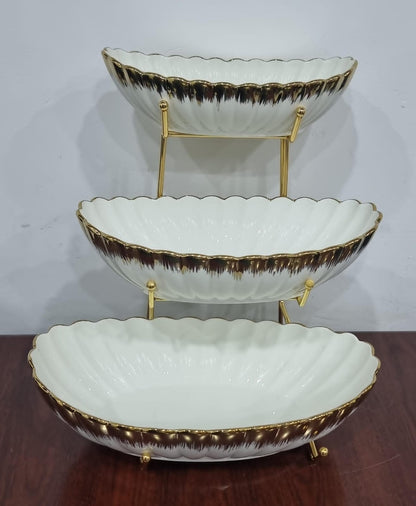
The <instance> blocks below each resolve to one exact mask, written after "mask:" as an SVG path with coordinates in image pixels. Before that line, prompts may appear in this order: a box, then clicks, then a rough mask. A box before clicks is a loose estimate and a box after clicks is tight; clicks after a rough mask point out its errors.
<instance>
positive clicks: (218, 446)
mask: <svg viewBox="0 0 416 506" xmlns="http://www.w3.org/2000/svg"><path fill="white" fill-rule="evenodd" d="M29 363H30V365H31V366H32V369H33V377H34V379H35V381H36V383H37V385H38V386H39V388H40V391H41V392H42V394H43V396H44V398H45V399H46V401H47V402H48V404H49V405H50V407H51V408H52V409H53V410H54V412H55V413H56V414H57V415H58V416H59V418H60V419H61V420H63V421H64V422H66V423H67V424H68V425H69V426H70V427H72V428H73V429H74V430H75V431H76V432H78V433H79V434H80V435H81V436H84V437H86V438H87V439H89V440H91V441H94V442H96V443H99V444H102V445H105V446H108V447H109V448H113V449H115V450H119V451H121V452H124V453H128V454H131V455H137V456H141V457H146V458H147V459H148V458H155V459H163V460H177V461H199V462H204V461H213V460H239V459H248V458H254V457H261V456H266V455H270V454H274V453H278V452H281V451H284V450H289V449H292V448H296V447H298V446H301V445H304V444H307V443H309V442H311V441H314V440H315V439H318V438H320V437H322V436H324V435H326V434H328V433H329V432H331V431H333V430H335V429H336V428H337V427H338V426H339V425H340V424H341V423H342V422H343V421H344V420H345V418H346V417H347V416H349V415H350V414H351V413H352V412H353V411H354V410H355V409H356V408H357V406H358V405H359V404H360V403H361V402H362V401H363V399H364V398H365V397H366V395H367V394H368V392H369V391H370V390H371V388H372V387H373V385H374V383H375V381H376V373H377V371H378V368H379V361H378V359H377V358H376V357H375V356H374V352H373V349H372V347H371V346H370V345H369V344H367V343H364V342H361V341H359V340H358V339H357V338H356V337H355V336H354V335H352V334H349V333H340V334H337V333H335V332H332V331H331V330H329V329H326V328H321V327H316V328H306V327H303V326H301V325H296V324H288V325H280V324H278V323H275V322H270V321H264V322H259V323H254V322H251V321H248V320H235V321H226V320H222V319H211V320H206V321H202V320H198V319H194V318H185V319H182V320H172V319H169V318H156V319H155V320H146V319H142V318H133V319H129V320H125V321H120V320H113V319H107V320H102V321H99V322H96V323H92V322H86V321H84V322H77V323H75V324H73V325H70V326H56V327H53V328H52V329H51V330H50V331H49V332H47V333H46V334H41V335H39V336H37V337H36V338H35V340H34V345H33V349H32V350H31V351H30V353H29Z"/></svg>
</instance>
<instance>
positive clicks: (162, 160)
mask: <svg viewBox="0 0 416 506" xmlns="http://www.w3.org/2000/svg"><path fill="white" fill-rule="evenodd" d="M159 107H160V111H161V116H162V134H161V136H160V156H159V178H158V182H157V198H159V197H161V196H162V195H163V186H164V182H165V165H166V144H167V142H168V136H169V127H168V109H169V104H168V103H167V102H166V100H161V101H160V102H159Z"/></svg>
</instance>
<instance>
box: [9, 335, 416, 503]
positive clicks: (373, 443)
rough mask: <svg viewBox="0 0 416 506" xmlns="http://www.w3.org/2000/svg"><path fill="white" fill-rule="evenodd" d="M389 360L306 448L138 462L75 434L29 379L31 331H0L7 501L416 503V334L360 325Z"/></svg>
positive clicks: (384, 359)
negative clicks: (360, 397) (358, 401)
mask: <svg viewBox="0 0 416 506" xmlns="http://www.w3.org/2000/svg"><path fill="white" fill-rule="evenodd" d="M357 335H358V336H359V337H360V338H361V339H364V340H366V341H368V342H370V343H372V344H373V345H374V347H375V350H376V355H377V356H378V357H379V358H380V359H381V362H382V366H381V371H380V374H379V376H378V380H377V383H376V386H375V388H374V390H373V391H372V392H371V393H370V395H369V396H368V398H367V399H366V401H365V402H364V403H363V405H362V406H360V407H359V408H358V410H357V412H356V413H354V414H353V415H352V416H351V417H350V418H349V419H348V420H347V421H346V422H345V423H344V424H343V425H342V426H341V427H340V428H339V429H337V430H336V431H334V432H333V433H332V434H330V435H329V436H327V437H326V438H324V439H323V440H322V441H321V444H325V445H326V446H328V447H329V449H330V455H329V456H328V457H327V458H325V459H321V460H320V461H319V462H315V463H311V462H310V461H309V460H308V459H307V458H306V449H304V448H300V449H297V450H294V451H290V452H286V453H281V454H278V455H274V456H272V457H266V458H263V459H255V460H250V461H241V462H230V463H199V464H193V463H191V464H187V463H186V464H185V463H175V462H157V461H152V462H151V463H150V464H149V465H148V466H143V465H141V464H140V462H139V460H138V459H137V458H134V457H129V456H127V455H123V454H121V453H117V452H115V451H112V450H109V449H106V448H104V447H100V446H98V445H95V444H93V443H90V442H88V441H86V440H85V439H83V438H82V437H80V436H78V435H77V434H76V433H75V432H73V431H72V430H71V429H69V428H68V427H66V426H65V425H64V424H63V423H62V422H61V421H60V420H58V418H57V417H56V416H55V415H54V414H53V413H52V411H50V410H49V408H48V407H47V406H46V403H44V401H43V399H42V398H41V396H40V394H39V393H38V391H37V389H36V387H35V384H34V382H33V380H32V378H31V370H30V367H29V366H28V364H27V362H26V355H27V352H28V351H29V349H30V348H31V337H30V336H3V337H0V379H1V381H0V406H1V413H2V427H1V431H0V449H1V455H2V461H1V465H0V504H1V505H4V506H32V505H33V506H37V505H39V506H49V505H50V506H55V505H63V506H84V505H85V506H92V505H136V504H151V505H152V506H158V505H163V506H165V505H168V506H171V505H181V506H188V505H189V506H191V505H192V506H195V505H196V506H204V505H216V506H231V505H239V506H245V505H249V504H250V505H253V504H254V505H258V506H261V505H265V506H266V505H267V506H270V505H285V506H290V505H300V506H305V505H320V506H338V505H340V506H341V505H343V506H345V505H351V506H372V505H375V506H413V505H414V504H416V425H415V424H416V399H415V387H416V332H409V333H401V332H388V333H387V332H385V333H374V332H366V333H357Z"/></svg>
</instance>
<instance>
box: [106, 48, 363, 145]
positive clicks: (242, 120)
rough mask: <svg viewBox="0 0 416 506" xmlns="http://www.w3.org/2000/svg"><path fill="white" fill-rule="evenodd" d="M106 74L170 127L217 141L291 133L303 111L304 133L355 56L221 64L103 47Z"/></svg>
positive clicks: (341, 85)
mask: <svg viewBox="0 0 416 506" xmlns="http://www.w3.org/2000/svg"><path fill="white" fill-rule="evenodd" d="M102 54H103V57H104V61H105V64H106V66H107V69H108V71H109V73H110V75H111V77H112V78H113V80H114V82H115V84H116V85H117V87H118V89H119V90H120V91H121V93H122V94H123V95H124V97H125V98H126V99H127V100H128V101H129V102H130V104H131V105H133V107H135V108H137V109H138V110H139V111H141V112H142V113H143V114H145V115H146V116H147V117H149V118H153V119H154V120H155V121H157V122H159V123H160V110H159V102H160V100H162V99H163V100H167V102H168V104H169V129H170V130H172V131H176V132H180V133H191V134H199V135H212V136H237V137H261V136H286V135H289V134H290V132H291V129H292V126H293V122H294V119H295V115H296V109H297V108H298V107H300V106H302V107H304V108H305V109H306V114H305V116H304V119H303V121H302V128H303V127H305V126H307V125H308V124H310V123H312V122H313V121H315V120H316V119H317V118H319V117H320V116H321V115H322V114H323V113H324V112H325V111H327V110H328V109H329V108H330V107H331V106H332V104H333V103H334V102H335V101H336V100H337V99H338V97H339V96H340V94H341V93H342V92H343V91H344V90H345V88H346V87H347V86H348V84H349V82H350V80H351V78H352V76H353V74H354V71H355V69H356V66H357V62H356V60H354V59H353V58H350V57H347V58H339V57H335V58H330V59H319V58H317V59H313V60H308V61H305V60H287V61H284V60H269V61H265V60H259V59H253V60H241V59H232V60H227V61H226V60H222V59H220V58H210V59H204V58H200V57H197V56H195V57H192V58H185V57H183V56H163V55H158V54H150V55H147V54H142V53H140V52H137V51H132V52H128V51H124V50H122V49H110V48H106V49H104V50H103V53H102Z"/></svg>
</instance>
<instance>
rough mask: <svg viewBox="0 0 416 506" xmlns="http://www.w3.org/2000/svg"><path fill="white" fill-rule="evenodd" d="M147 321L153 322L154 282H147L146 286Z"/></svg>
mask: <svg viewBox="0 0 416 506" xmlns="http://www.w3.org/2000/svg"><path fill="white" fill-rule="evenodd" d="M146 286H147V290H148V291H147V297H148V299H147V319H148V320H153V318H154V317H155V290H156V283H155V282H154V281H148V282H147V284H146Z"/></svg>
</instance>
